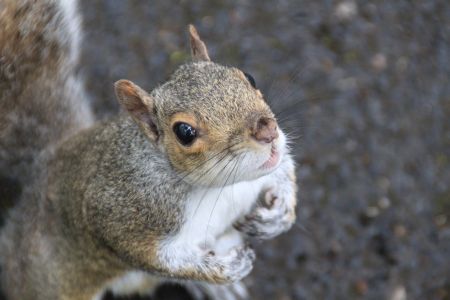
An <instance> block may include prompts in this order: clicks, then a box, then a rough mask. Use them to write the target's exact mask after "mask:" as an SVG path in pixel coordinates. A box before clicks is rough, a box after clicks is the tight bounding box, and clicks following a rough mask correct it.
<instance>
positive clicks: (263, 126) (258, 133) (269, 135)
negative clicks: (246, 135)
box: [253, 117, 278, 143]
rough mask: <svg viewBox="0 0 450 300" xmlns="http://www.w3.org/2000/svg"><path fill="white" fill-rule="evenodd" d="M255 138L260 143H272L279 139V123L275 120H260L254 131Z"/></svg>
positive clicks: (265, 118) (262, 118)
mask: <svg viewBox="0 0 450 300" xmlns="http://www.w3.org/2000/svg"><path fill="white" fill-rule="evenodd" d="M253 137H254V138H255V139H256V140H257V141H258V142H262V143H271V142H272V141H273V140H274V139H276V138H278V129H277V121H275V119H273V118H267V117H261V118H259V119H258V121H257V122H256V125H255V129H254V130H253Z"/></svg>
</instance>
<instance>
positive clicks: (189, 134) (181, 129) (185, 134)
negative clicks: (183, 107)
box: [173, 123, 197, 146]
mask: <svg viewBox="0 0 450 300" xmlns="http://www.w3.org/2000/svg"><path fill="white" fill-rule="evenodd" d="M173 132H175V134H176V136H177V138H178V140H179V141H180V143H181V144H182V145H184V146H187V145H189V144H191V143H192V142H193V141H194V140H195V138H196V137H197V132H196V131H195V128H194V127H192V126H191V125H189V124H186V123H176V124H175V125H174V126H173Z"/></svg>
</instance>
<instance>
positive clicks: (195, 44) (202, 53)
mask: <svg viewBox="0 0 450 300" xmlns="http://www.w3.org/2000/svg"><path fill="white" fill-rule="evenodd" d="M189 40H190V41H191V55H192V59H193V60H203V61H211V59H210V58H209V55H208V49H207V48H206V45H205V43H204V42H203V41H202V40H201V39H200V36H199V35H198V32H197V29H195V27H194V25H192V24H189Z"/></svg>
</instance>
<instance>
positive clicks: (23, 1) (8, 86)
mask: <svg viewBox="0 0 450 300" xmlns="http://www.w3.org/2000/svg"><path fill="white" fill-rule="evenodd" d="M76 6H77V3H76V1H75V0H61V1H56V0H0V211H1V209H2V208H1V206H2V205H5V203H6V202H8V201H11V200H14V199H15V198H17V197H18V194H19V193H20V190H21V189H22V187H24V186H26V185H27V184H28V183H29V182H30V181H31V180H32V177H33V176H34V175H33V174H34V173H33V170H32V166H33V165H34V162H35V160H36V158H37V156H38V154H39V153H40V152H41V150H43V149H45V148H46V147H48V146H49V145H51V144H53V143H56V142H58V141H59V140H61V139H62V138H65V137H67V136H69V135H70V134H72V133H74V132H76V131H78V130H79V129H81V128H83V127H86V126H89V125H90V124H91V123H92V113H91V110H90V107H89V105H88V100H87V97H86V93H85V91H84V88H83V85H82V81H81V79H80V78H79V76H78V75H77V72H76V68H77V62H78V56H79V51H80V46H79V43H80V31H79V29H80V26H79V25H80V18H79V15H78V13H77V8H76Z"/></svg>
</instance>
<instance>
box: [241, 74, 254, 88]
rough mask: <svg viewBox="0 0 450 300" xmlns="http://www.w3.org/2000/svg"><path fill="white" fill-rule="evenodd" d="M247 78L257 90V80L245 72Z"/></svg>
mask: <svg viewBox="0 0 450 300" xmlns="http://www.w3.org/2000/svg"><path fill="white" fill-rule="evenodd" d="M244 75H245V77H247V80H248V82H250V84H251V85H252V87H254V88H255V89H256V82H255V78H253V76H252V75H250V74H248V73H245V72H244Z"/></svg>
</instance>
